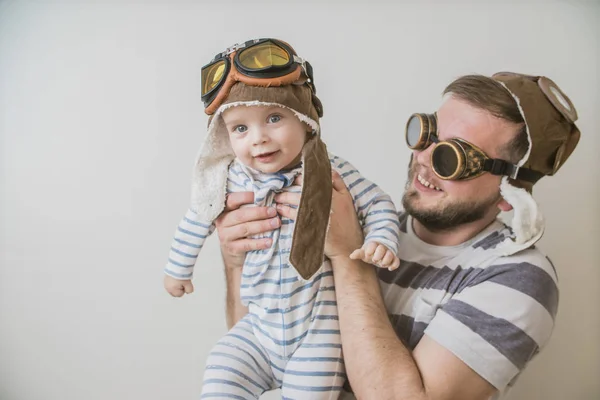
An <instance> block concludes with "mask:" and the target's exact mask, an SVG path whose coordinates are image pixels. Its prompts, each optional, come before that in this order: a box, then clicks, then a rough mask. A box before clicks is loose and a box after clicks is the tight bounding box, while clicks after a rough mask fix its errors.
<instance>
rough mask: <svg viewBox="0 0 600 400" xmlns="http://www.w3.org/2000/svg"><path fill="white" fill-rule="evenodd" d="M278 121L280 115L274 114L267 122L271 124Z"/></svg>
mask: <svg viewBox="0 0 600 400" xmlns="http://www.w3.org/2000/svg"><path fill="white" fill-rule="evenodd" d="M279 121H281V115H278V114H274V115H271V116H270V117H269V122H270V123H272V124H274V123H276V122H279Z"/></svg>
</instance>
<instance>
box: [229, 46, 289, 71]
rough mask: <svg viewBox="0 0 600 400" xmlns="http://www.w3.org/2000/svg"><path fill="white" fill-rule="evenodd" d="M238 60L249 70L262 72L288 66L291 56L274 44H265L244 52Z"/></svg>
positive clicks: (239, 55)
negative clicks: (262, 70) (266, 69)
mask: <svg viewBox="0 0 600 400" xmlns="http://www.w3.org/2000/svg"><path fill="white" fill-rule="evenodd" d="M238 60H239V62H240V64H241V65H242V66H243V67H244V68H246V69H248V70H261V69H265V68H270V67H281V66H283V65H286V64H288V63H289V62H290V54H289V53H288V52H287V51H286V50H284V49H282V48H281V47H279V46H277V45H276V44H275V43H273V42H264V43H260V44H257V45H255V46H252V47H249V48H247V49H244V50H242V51H241V52H240V53H239V54H238Z"/></svg>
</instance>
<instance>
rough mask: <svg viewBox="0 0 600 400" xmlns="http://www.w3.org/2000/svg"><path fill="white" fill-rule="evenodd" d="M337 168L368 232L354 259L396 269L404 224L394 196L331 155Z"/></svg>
mask: <svg viewBox="0 0 600 400" xmlns="http://www.w3.org/2000/svg"><path fill="white" fill-rule="evenodd" d="M330 157H331V158H332V160H331V161H332V168H333V169H335V170H336V171H337V172H338V173H339V174H340V176H341V177H342V179H343V180H344V183H345V184H346V186H347V187H348V190H349V191H350V194H351V195H352V198H353V200H354V206H355V208H356V211H357V214H358V218H359V221H360V223H361V226H362V228H363V233H364V235H365V243H364V245H363V247H362V248H361V249H357V250H356V251H354V252H353V253H352V254H351V255H350V258H353V259H357V258H360V259H362V260H363V261H365V262H368V263H371V264H374V265H377V266H378V267H383V268H388V269H395V268H397V267H398V266H399V265H400V260H399V259H398V256H397V252H398V239H399V236H400V223H399V222H398V214H397V211H396V207H395V206H394V203H393V202H392V199H391V198H390V196H389V195H388V194H386V193H385V192H383V190H381V188H380V187H379V186H377V185H376V184H374V183H373V182H370V181H369V180H367V179H366V178H364V177H363V176H361V174H360V173H359V172H358V170H357V169H356V168H354V167H353V166H352V165H351V164H350V163H348V162H347V161H344V160H342V159H341V158H339V157H336V156H331V155H330Z"/></svg>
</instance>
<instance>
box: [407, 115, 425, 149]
mask: <svg viewBox="0 0 600 400" xmlns="http://www.w3.org/2000/svg"><path fill="white" fill-rule="evenodd" d="M422 134H423V123H422V121H421V119H420V118H419V117H418V116H416V115H413V116H412V117H410V119H409V120H408V123H407V124H406V144H408V147H410V148H411V149H413V148H415V147H417V145H418V144H419V141H420V140H421V135H422Z"/></svg>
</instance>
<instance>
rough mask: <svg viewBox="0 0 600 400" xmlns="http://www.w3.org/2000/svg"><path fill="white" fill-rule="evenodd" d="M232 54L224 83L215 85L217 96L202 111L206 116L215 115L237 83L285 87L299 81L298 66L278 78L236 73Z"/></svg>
mask: <svg viewBox="0 0 600 400" xmlns="http://www.w3.org/2000/svg"><path fill="white" fill-rule="evenodd" d="M234 54H235V53H232V54H230V55H229V73H228V74H227V76H226V77H225V78H224V79H225V81H224V82H221V83H220V84H219V85H217V87H216V88H215V90H218V93H217V95H216V96H215V97H214V99H213V100H212V101H211V102H210V104H208V105H207V106H206V108H205V109H204V112H205V113H206V114H208V115H212V114H214V113H215V111H217V109H218V108H219V107H220V106H221V104H223V102H224V101H225V99H226V98H227V96H228V95H229V91H230V90H231V87H232V86H233V85H234V84H236V83H237V82H242V83H244V84H246V85H249V86H263V87H269V86H285V85H291V84H292V83H294V82H296V81H299V80H300V77H301V75H302V66H300V65H298V66H297V67H296V69H295V70H294V71H293V72H291V73H289V74H287V75H284V76H279V77H276V78H252V77H250V76H247V75H244V74H241V73H240V72H238V70H237V68H236V67H235V66H234V64H233V57H234Z"/></svg>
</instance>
